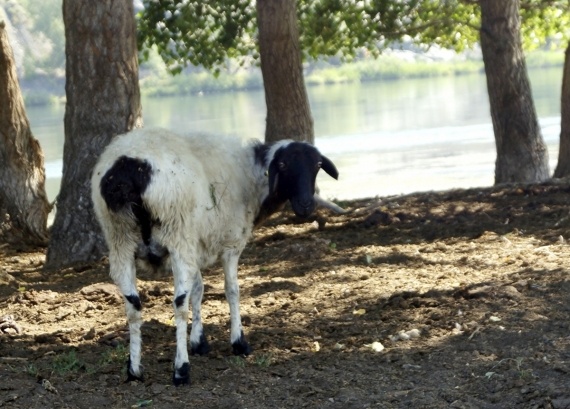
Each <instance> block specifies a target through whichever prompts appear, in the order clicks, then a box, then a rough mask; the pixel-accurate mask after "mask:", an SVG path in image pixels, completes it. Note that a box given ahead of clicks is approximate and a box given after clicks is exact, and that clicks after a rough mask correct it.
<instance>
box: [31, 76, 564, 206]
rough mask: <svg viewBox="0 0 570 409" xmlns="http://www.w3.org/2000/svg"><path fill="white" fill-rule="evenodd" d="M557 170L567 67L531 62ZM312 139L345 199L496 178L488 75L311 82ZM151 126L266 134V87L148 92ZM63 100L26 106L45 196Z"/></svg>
mask: <svg viewBox="0 0 570 409" xmlns="http://www.w3.org/2000/svg"><path fill="white" fill-rule="evenodd" d="M529 74H530V78H531V84H532V88H533V96H534V100H535V105H536V108H537V112H538V115H539V121H540V125H541V128H542V134H543V137H544V139H545V141H546V143H547V146H548V150H549V155H550V166H551V172H553V171H554V167H555V165H556V160H557V158H558V143H559V141H558V138H559V134H560V86H561V77H562V68H561V67H560V68H548V69H535V70H531V71H530V73H529ZM308 92H309V98H310V102H311V109H312V113H313V118H314V122H315V136H316V145H317V147H319V149H320V150H321V152H322V153H323V154H325V155H326V156H327V157H329V158H330V159H331V160H333V162H334V163H335V164H336V166H337V168H338V170H339V172H340V178H339V180H338V181H335V180H332V179H330V178H329V177H328V176H327V175H326V174H323V175H319V179H318V184H319V187H320V189H321V192H322V195H323V196H324V197H327V198H331V199H333V198H335V199H340V200H346V199H355V198H362V197H374V196H386V195H394V194H405V193H411V192H416V191H428V190H445V189H451V188H470V187H484V186H491V185H492V184H493V179H494V162H495V142H494V137H493V128H492V125H491V117H490V113H489V101H488V96H487V90H486V83H485V76H484V75H483V74H470V75H463V76H450V77H436V78H422V79H405V80H404V79H403V80H397V81H390V82H368V83H362V84H337V85H326V86H325V85H323V86H315V87H310V88H309V89H308ZM142 103H143V117H144V122H145V126H162V127H166V128H170V129H174V130H179V131H182V132H192V131H200V132H208V133H224V134H230V135H235V136H236V137H239V138H242V139H250V138H258V139H263V135H264V126H265V101H264V97H263V92H262V91H261V90H259V91H248V92H229V93H217V94H209V95H188V96H177V97H166V98H143V101H142ZM64 111H65V107H64V105H53V106H44V107H30V108H28V116H29V119H30V122H31V125H32V131H33V133H34V135H35V137H36V138H37V139H38V140H39V141H40V144H41V146H42V148H43V150H44V154H45V162H46V174H47V178H48V180H47V183H46V186H47V190H48V196H49V197H50V199H51V200H53V199H54V198H55V197H56V195H57V192H58V190H59V184H60V178H61V169H62V156H63V141H64V133H63V115H64Z"/></svg>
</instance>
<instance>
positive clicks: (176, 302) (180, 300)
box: [174, 293, 188, 308]
mask: <svg viewBox="0 0 570 409" xmlns="http://www.w3.org/2000/svg"><path fill="white" fill-rule="evenodd" d="M187 295H188V293H184V294H180V295H179V296H178V297H176V298H175V299H174V305H175V306H176V308H180V307H182V306H183V305H184V301H186V296H187Z"/></svg>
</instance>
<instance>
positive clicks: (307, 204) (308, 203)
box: [299, 197, 313, 209]
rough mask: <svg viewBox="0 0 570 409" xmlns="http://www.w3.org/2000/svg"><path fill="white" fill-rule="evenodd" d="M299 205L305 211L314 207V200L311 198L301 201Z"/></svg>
mask: <svg viewBox="0 0 570 409" xmlns="http://www.w3.org/2000/svg"><path fill="white" fill-rule="evenodd" d="M299 205H301V206H302V207H304V208H305V209H308V208H309V207H311V206H312V205H313V198H312V197H310V198H307V199H302V200H299Z"/></svg>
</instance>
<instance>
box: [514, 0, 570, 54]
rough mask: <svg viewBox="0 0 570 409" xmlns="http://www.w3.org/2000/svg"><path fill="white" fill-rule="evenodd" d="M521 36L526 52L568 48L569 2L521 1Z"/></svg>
mask: <svg viewBox="0 0 570 409" xmlns="http://www.w3.org/2000/svg"><path fill="white" fill-rule="evenodd" d="M521 19H522V24H521V35H522V39H523V46H524V48H525V50H534V49H536V48H538V47H541V46H544V45H547V46H548V47H550V48H566V46H567V44H568V40H569V39H570V3H569V2H568V1H567V0H521Z"/></svg>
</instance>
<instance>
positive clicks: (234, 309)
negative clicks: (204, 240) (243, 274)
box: [222, 250, 252, 355]
mask: <svg viewBox="0 0 570 409" xmlns="http://www.w3.org/2000/svg"><path fill="white" fill-rule="evenodd" d="M239 256H240V253H239V252H238V251H236V250H228V251H226V252H225V253H224V255H223V257H222V264H223V267H224V286H225V291H226V299H227V300H228V304H229V305H230V321H231V330H230V342H231V344H232V350H233V353H234V355H249V354H251V353H252V349H251V347H250V346H249V344H248V343H247V341H246V340H245V336H244V334H243V329H242V326H241V315H240V308H239V283H238V277H237V275H238V261H239Z"/></svg>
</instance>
